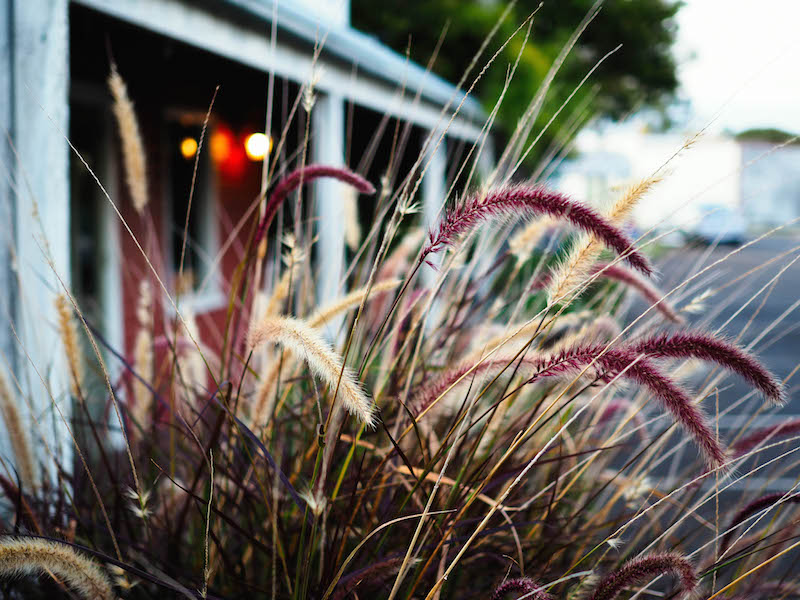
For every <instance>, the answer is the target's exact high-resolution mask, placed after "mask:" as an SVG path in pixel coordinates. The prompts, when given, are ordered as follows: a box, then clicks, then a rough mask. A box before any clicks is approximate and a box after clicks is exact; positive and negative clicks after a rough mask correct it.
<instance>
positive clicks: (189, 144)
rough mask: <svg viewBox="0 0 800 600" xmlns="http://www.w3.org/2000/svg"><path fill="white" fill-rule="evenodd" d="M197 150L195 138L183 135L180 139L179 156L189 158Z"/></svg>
mask: <svg viewBox="0 0 800 600" xmlns="http://www.w3.org/2000/svg"><path fill="white" fill-rule="evenodd" d="M195 152H197V140H196V139H194V138H192V137H185V138H183V139H182V140H181V156H183V158H185V159H186V160H189V159H190V158H192V157H193V156H194V153H195Z"/></svg>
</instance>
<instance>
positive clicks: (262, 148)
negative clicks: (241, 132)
mask: <svg viewBox="0 0 800 600" xmlns="http://www.w3.org/2000/svg"><path fill="white" fill-rule="evenodd" d="M271 150H272V138H270V137H267V136H266V135H264V134H263V133H251V134H250V135H248V136H247V138H246V139H245V141H244V151H245V152H246V153H247V158H249V159H250V160H264V157H265V156H266V155H267V154H269V153H270V151H271Z"/></svg>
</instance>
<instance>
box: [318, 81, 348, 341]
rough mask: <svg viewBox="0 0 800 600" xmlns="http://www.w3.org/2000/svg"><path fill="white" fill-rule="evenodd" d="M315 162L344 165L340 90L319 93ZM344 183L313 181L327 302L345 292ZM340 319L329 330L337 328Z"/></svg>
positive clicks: (322, 297)
mask: <svg viewBox="0 0 800 600" xmlns="http://www.w3.org/2000/svg"><path fill="white" fill-rule="evenodd" d="M311 134H312V142H311V157H312V162H313V163H316V164H323V165H329V166H343V165H344V154H345V110H344V99H343V98H342V97H341V96H339V95H338V94H321V93H320V94H319V95H318V96H317V100H316V102H315V103H314V108H313V109H312V111H311ZM343 188H344V184H342V183H341V182H339V181H336V180H333V179H320V180H317V181H316V182H315V183H314V207H315V208H314V210H315V217H316V218H317V235H318V236H319V241H318V242H317V256H318V257H319V260H318V263H317V269H318V271H317V301H318V302H319V303H320V304H325V303H326V302H329V301H331V300H333V299H335V298H337V297H338V296H339V295H340V294H341V293H342V284H343V281H342V276H343V274H344V241H345V215H344V210H343V208H344V205H343V203H344V199H345V194H346V193H347V190H345V189H343ZM340 325H341V320H339V321H337V322H335V323H331V325H330V326H329V327H328V330H329V331H330V332H331V333H334V332H336V331H338V329H339V326H340Z"/></svg>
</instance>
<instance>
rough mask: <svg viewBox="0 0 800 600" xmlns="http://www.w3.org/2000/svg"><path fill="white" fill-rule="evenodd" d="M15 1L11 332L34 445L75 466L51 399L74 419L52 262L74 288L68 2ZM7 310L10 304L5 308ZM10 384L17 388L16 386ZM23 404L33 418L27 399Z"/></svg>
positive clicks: (10, 25)
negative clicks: (68, 138)
mask: <svg viewBox="0 0 800 600" xmlns="http://www.w3.org/2000/svg"><path fill="white" fill-rule="evenodd" d="M10 1H11V4H10V10H9V11H5V12H6V15H11V17H10V20H9V21H6V22H5V23H4V24H5V26H6V29H5V30H4V32H3V34H2V35H3V36H8V37H7V38H6V40H7V43H8V46H7V47H8V48H9V49H10V51H11V54H10V55H11V57H12V58H11V64H10V65H9V66H10V74H11V77H10V86H11V89H10V90H9V92H10V93H9V95H8V96H7V97H8V98H10V101H11V111H10V114H9V115H8V117H9V122H8V123H4V124H3V125H4V126H6V127H7V129H8V131H9V132H10V133H11V138H12V140H13V144H14V147H15V149H16V156H14V155H12V158H11V161H12V162H10V163H5V164H4V167H5V169H7V170H8V172H9V173H10V176H11V179H12V180H13V181H14V183H15V185H16V194H13V193H12V195H11V202H10V206H11V207H13V208H12V221H11V222H9V221H6V222H5V227H6V228H8V229H10V228H11V227H12V226H13V227H14V229H15V238H16V239H15V241H16V243H15V250H16V258H15V265H16V267H17V272H16V275H18V279H17V281H18V286H13V285H12V286H11V287H12V288H15V289H14V290H13V294H14V296H13V305H12V307H11V313H12V317H13V318H14V320H15V322H16V333H17V335H19V337H20V343H17V342H16V340H15V338H14V335H13V334H12V337H11V340H12V345H14V346H15V348H16V349H17V350H18V352H17V356H16V357H15V358H16V368H15V369H14V370H15V374H16V375H17V377H18V378H19V380H20V383H21V385H22V387H23V394H24V395H25V397H26V398H28V399H30V401H31V403H32V408H33V410H34V411H35V412H36V414H37V416H38V419H39V425H40V426H39V428H35V427H32V429H31V431H32V436H31V437H32V439H33V442H34V447H35V448H40V449H41V448H42V444H41V442H40V441H39V440H41V439H42V438H44V439H46V440H47V443H48V445H49V447H50V450H51V451H53V452H56V453H60V458H61V459H62V460H64V461H66V463H65V464H68V461H69V455H68V452H69V450H70V445H69V443H68V441H67V436H66V435H65V429H64V427H65V426H64V423H63V421H62V417H61V415H59V413H58V412H57V411H56V410H55V409H54V407H53V402H52V398H53V397H54V398H55V401H56V402H57V403H58V406H59V408H60V409H61V411H62V412H63V418H64V419H69V418H70V411H69V408H70V399H69V396H68V385H67V380H66V377H65V374H66V371H65V369H64V366H63V364H64V353H63V351H62V350H61V347H60V341H59V339H58V337H57V336H55V335H54V331H55V327H56V323H57V318H56V311H55V307H54V299H55V297H56V294H57V293H59V292H61V291H62V290H63V288H62V284H61V283H60V282H59V280H58V278H57V277H56V275H55V274H54V271H53V269H52V268H51V267H50V265H49V264H48V262H47V261H46V260H45V252H47V253H48V254H49V255H50V256H52V259H53V261H54V268H55V271H56V272H57V273H58V276H59V277H60V278H61V279H62V281H63V284H64V285H66V286H69V279H70V277H69V275H70V265H69V169H68V167H69V160H70V151H69V148H68V146H67V143H66V140H65V138H64V136H65V135H66V133H67V131H68V120H69V114H68V113H69V106H68V88H69V36H68V22H67V20H68V19H67V0H10ZM4 18H6V17H4ZM12 223H13V225H12ZM6 298H8V295H7V296H6ZM7 309H8V306H3V311H4V312H6V311H7ZM4 359H9V360H11V357H8V356H6V357H4ZM3 362H5V360H4V361H3ZM9 384H10V386H11V387H12V393H13V390H14V384H13V382H11V381H9ZM20 410H21V411H22V413H23V415H26V418H29V417H30V415H29V411H28V407H27V403H26V402H25V401H23V400H22V399H21V400H20ZM6 456H7V453H6ZM44 462H45V464H52V460H45V461H44Z"/></svg>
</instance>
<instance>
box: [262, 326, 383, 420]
mask: <svg viewBox="0 0 800 600" xmlns="http://www.w3.org/2000/svg"><path fill="white" fill-rule="evenodd" d="M248 341H249V343H248V346H249V347H250V348H251V349H253V348H255V347H257V346H259V345H261V344H263V343H266V342H272V343H274V344H280V345H281V346H283V347H285V348H287V349H288V350H291V351H292V352H293V353H294V354H295V355H296V356H297V357H298V358H300V359H302V360H303V361H304V362H305V363H306V364H307V365H308V366H309V368H310V369H311V371H312V373H314V375H315V376H317V377H318V378H319V379H321V380H322V381H324V382H325V383H326V384H327V386H328V388H330V389H336V387H337V385H338V388H339V394H340V395H341V398H342V401H343V402H344V406H345V408H347V410H348V411H349V412H350V414H352V415H353V416H355V417H357V418H358V419H359V420H360V421H361V422H362V423H364V424H365V425H367V427H374V426H375V422H376V418H375V407H374V405H373V404H372V402H371V401H370V399H369V398H368V397H367V395H366V394H365V393H364V391H363V390H362V389H361V385H360V384H359V382H358V381H357V380H356V378H355V374H354V373H353V372H352V371H351V370H350V369H348V368H347V367H343V363H342V358H341V357H340V356H339V355H338V354H336V352H334V351H333V349H332V348H331V347H330V345H329V344H328V343H327V342H326V341H325V340H324V339H323V338H322V335H320V333H319V332H318V331H317V330H316V329H313V328H312V327H309V325H308V324H307V323H305V322H304V321H300V320H299V319H294V318H290V317H276V316H269V315H268V316H267V317H265V318H264V319H263V320H262V321H261V322H260V323H259V324H258V325H257V326H256V327H255V328H254V329H253V330H252V331H251V332H250V335H249V340H248ZM340 374H341V381H340Z"/></svg>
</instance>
